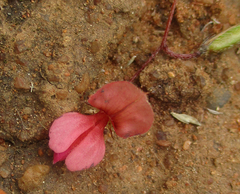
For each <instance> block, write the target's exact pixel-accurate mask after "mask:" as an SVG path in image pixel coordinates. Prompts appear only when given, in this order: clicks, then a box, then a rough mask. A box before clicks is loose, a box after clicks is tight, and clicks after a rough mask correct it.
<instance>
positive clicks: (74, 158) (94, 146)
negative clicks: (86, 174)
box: [65, 117, 108, 171]
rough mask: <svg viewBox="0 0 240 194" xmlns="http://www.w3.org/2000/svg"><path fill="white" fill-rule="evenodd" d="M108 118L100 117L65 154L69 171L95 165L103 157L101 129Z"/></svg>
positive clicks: (103, 145) (103, 148) (103, 146)
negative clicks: (69, 151)
mask: <svg viewBox="0 0 240 194" xmlns="http://www.w3.org/2000/svg"><path fill="white" fill-rule="evenodd" d="M107 122H108V118H107V117H106V118H105V119H102V120H101V121H100V122H99V123H98V124H97V125H96V126H95V127H94V128H93V129H92V130H91V131H90V132H89V133H88V135H87V136H86V137H85V138H84V139H82V141H81V142H80V143H79V144H78V145H77V146H76V147H75V148H74V149H73V150H72V151H71V153H70V154H69V155H68V156H67V158H66V160H65V163H66V166H67V168H68V169H69V170H70V171H80V170H84V169H87V168H90V167H93V166H96V165H97V164H98V163H99V162H100V161H101V160H102V159H103V157H104V154H105V143H104V137H103V130H104V127H105V126H106V124H107Z"/></svg>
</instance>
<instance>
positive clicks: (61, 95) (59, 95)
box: [56, 91, 68, 100]
mask: <svg viewBox="0 0 240 194" xmlns="http://www.w3.org/2000/svg"><path fill="white" fill-rule="evenodd" d="M67 96H68V91H58V92H56V97H57V99H60V100H65V99H66V98H67Z"/></svg>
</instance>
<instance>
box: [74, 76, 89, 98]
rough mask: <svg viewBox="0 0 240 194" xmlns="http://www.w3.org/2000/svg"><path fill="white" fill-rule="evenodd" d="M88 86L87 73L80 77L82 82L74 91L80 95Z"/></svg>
mask: <svg viewBox="0 0 240 194" xmlns="http://www.w3.org/2000/svg"><path fill="white" fill-rule="evenodd" d="M89 86H90V77H89V74H88V73H84V74H83V76H82V81H81V82H80V83H79V84H78V85H77V86H75V90H76V91H77V93H79V94H82V93H84V92H85V91H86V90H87V89H88V88H89Z"/></svg>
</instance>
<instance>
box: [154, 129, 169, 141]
mask: <svg viewBox="0 0 240 194" xmlns="http://www.w3.org/2000/svg"><path fill="white" fill-rule="evenodd" d="M156 137H157V139H158V140H166V138H167V135H166V133H164V132H163V131H157V133H156Z"/></svg>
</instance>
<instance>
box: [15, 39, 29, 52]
mask: <svg viewBox="0 0 240 194" xmlns="http://www.w3.org/2000/svg"><path fill="white" fill-rule="evenodd" d="M26 50H27V46H26V45H25V41H23V40H19V41H17V42H16V43H15V45H14V51H15V53H17V54H19V53H22V52H24V51H26Z"/></svg>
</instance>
